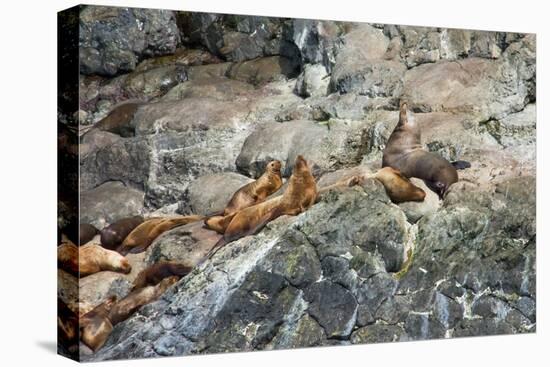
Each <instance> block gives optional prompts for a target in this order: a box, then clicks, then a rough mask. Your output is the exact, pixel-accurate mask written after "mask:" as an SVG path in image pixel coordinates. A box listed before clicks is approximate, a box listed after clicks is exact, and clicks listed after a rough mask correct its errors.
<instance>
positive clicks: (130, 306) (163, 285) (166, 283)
mask: <svg viewBox="0 0 550 367" xmlns="http://www.w3.org/2000/svg"><path fill="white" fill-rule="evenodd" d="M178 280H179V277H178V276H171V277H168V278H164V279H162V280H161V281H160V283H158V284H157V285H154V286H153V285H149V286H146V287H143V288H139V289H136V290H134V291H132V292H131V293H130V294H128V295H127V296H126V297H124V298H123V299H121V300H120V301H118V302H117V303H116V304H115V305H114V307H113V308H112V309H111V312H109V320H110V321H111V322H112V324H113V325H116V324H118V323H119V322H122V321H124V320H126V319H127V318H128V317H130V316H131V315H132V314H133V313H134V312H136V311H137V310H138V309H139V308H140V307H141V306H143V305H146V304H148V303H151V302H153V301H155V300H156V299H157V298H159V297H160V296H161V295H162V294H163V293H164V292H165V291H166V290H167V289H168V288H169V287H170V286H171V285H173V284H175V283H176V282H177V281H178Z"/></svg>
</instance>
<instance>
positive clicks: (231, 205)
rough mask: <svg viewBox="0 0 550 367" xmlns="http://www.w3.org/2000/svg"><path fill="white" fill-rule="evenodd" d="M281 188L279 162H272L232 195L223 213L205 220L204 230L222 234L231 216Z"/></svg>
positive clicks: (281, 180)
mask: <svg viewBox="0 0 550 367" xmlns="http://www.w3.org/2000/svg"><path fill="white" fill-rule="evenodd" d="M281 186H283V179H282V177H281V162H280V161H278V160H274V161H271V162H269V163H268V164H267V166H266V168H265V172H264V173H263V174H262V175H261V176H260V178H258V179H257V180H256V181H253V182H250V183H248V184H246V185H244V186H243V187H241V188H240V189H239V190H237V192H235V193H234V194H233V196H232V197H231V199H230V200H229V202H228V203H227V205H226V207H225V209H224V210H223V212H220V213H217V214H214V215H212V216H210V217H208V218H206V219H205V220H204V225H205V226H206V228H209V229H212V230H214V231H216V232H218V233H220V234H223V233H224V232H225V229H226V228H227V226H228V225H229V222H231V219H232V218H233V217H232V216H231V215H232V214H234V213H236V212H237V211H239V210H241V209H244V208H248V207H249V206H252V205H255V204H258V203H261V202H262V201H264V200H266V199H267V197H268V196H269V195H271V194H273V193H274V192H276V191H277V190H279V189H280V188H281Z"/></svg>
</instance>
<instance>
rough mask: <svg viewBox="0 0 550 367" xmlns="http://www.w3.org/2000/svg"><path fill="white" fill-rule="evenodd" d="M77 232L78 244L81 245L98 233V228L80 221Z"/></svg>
mask: <svg viewBox="0 0 550 367" xmlns="http://www.w3.org/2000/svg"><path fill="white" fill-rule="evenodd" d="M78 232H79V233H78V245H79V246H82V245H85V244H87V243H88V242H90V241H91V240H92V239H93V238H94V237H95V236H96V234H98V233H99V230H98V229H97V228H96V227H94V226H93V225H91V224H89V223H80V225H79V226H78Z"/></svg>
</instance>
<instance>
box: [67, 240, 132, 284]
mask: <svg viewBox="0 0 550 367" xmlns="http://www.w3.org/2000/svg"><path fill="white" fill-rule="evenodd" d="M78 265H79V270H80V276H81V277H85V276H87V275H90V274H94V273H97V272H100V271H102V270H111V271H116V272H119V273H125V274H128V273H129V272H130V271H131V270H132V267H131V266H130V263H129V262H128V260H127V259H126V258H125V257H124V256H122V255H121V254H119V253H118V252H116V251H111V250H107V249H105V248H103V247H101V246H99V245H97V244H94V243H89V244H87V245H84V246H82V247H80V248H79V251H78Z"/></svg>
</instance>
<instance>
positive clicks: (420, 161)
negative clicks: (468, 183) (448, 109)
mask: <svg viewBox="0 0 550 367" xmlns="http://www.w3.org/2000/svg"><path fill="white" fill-rule="evenodd" d="M420 138H421V135H420V126H418V124H417V123H416V122H415V121H414V116H413V115H412V113H409V111H408V110H407V103H406V102H402V103H401V106H400V109H399V122H398V123H397V126H396V127H395V129H394V130H393V132H392V134H391V135H390V138H389V139H388V143H387V145H386V148H385V149H384V152H383V157H382V167H392V168H395V169H397V170H399V171H400V172H401V173H402V174H403V175H404V176H405V177H417V178H420V179H422V180H423V181H424V182H425V183H426V186H428V187H429V188H430V189H431V190H433V191H434V192H435V193H437V194H438V195H439V197H440V198H441V199H442V198H443V196H444V194H445V193H446V192H447V190H448V189H449V186H451V185H452V184H453V183H455V182H457V181H458V174H457V172H456V169H457V168H459V169H462V168H468V167H469V166H470V163H468V162H465V161H457V162H454V163H452V164H451V163H449V162H448V161H447V160H446V159H445V158H443V157H441V156H439V155H437V154H435V153H432V152H428V151H426V150H424V149H423V147H422V144H421V141H420V140H421V139H420Z"/></svg>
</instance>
